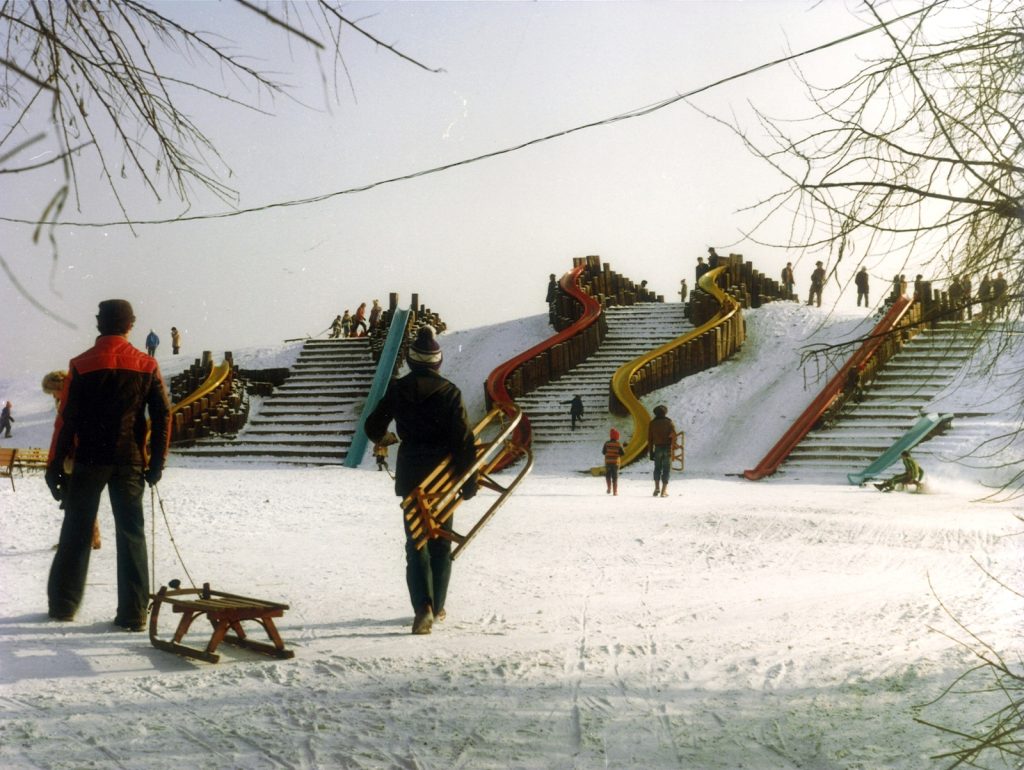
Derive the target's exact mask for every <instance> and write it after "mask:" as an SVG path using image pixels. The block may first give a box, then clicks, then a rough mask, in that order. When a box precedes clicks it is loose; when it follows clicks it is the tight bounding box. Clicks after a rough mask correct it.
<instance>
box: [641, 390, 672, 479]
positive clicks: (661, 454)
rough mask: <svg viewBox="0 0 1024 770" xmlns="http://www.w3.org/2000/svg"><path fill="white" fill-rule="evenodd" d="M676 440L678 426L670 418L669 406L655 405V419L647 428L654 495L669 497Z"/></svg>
mask: <svg viewBox="0 0 1024 770" xmlns="http://www.w3.org/2000/svg"><path fill="white" fill-rule="evenodd" d="M675 442H676V426H675V423H673V422H672V420H670V419H669V418H668V407H666V406H664V405H661V404H659V405H658V406H656V407H654V419H653V420H651V422H650V425H649V426H648V428H647V444H648V446H650V448H651V459H652V460H654V496H655V497H658V496H659V495H660V496H661V497H668V477H669V471H670V470H671V469H672V445H673V444H675Z"/></svg>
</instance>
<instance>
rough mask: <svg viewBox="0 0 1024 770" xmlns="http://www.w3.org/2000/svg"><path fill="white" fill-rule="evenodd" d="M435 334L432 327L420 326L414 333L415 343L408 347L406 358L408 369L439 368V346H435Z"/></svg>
mask: <svg viewBox="0 0 1024 770" xmlns="http://www.w3.org/2000/svg"><path fill="white" fill-rule="evenodd" d="M436 333H437V332H435V331H434V327H433V326H421V327H420V330H419V331H418V332H416V341H415V342H413V343H412V345H411V346H410V347H409V354H408V356H407V358H408V361H409V366H410V367H416V366H418V367H421V368H423V369H440V368H441V346H440V345H438V344H437V339H436V338H435V336H434V335H435V334H436Z"/></svg>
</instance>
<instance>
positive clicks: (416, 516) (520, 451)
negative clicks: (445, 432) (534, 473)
mask: <svg viewBox="0 0 1024 770" xmlns="http://www.w3.org/2000/svg"><path fill="white" fill-rule="evenodd" d="M522 416H523V413H522V412H520V411H518V410H516V412H515V414H513V415H512V416H511V417H509V416H507V415H506V414H505V413H504V412H503V411H502V410H501V409H500V408H495V409H492V410H491V411H490V412H489V413H488V414H487V416H486V417H484V419H483V420H481V421H480V423H479V424H478V425H477V426H476V427H475V428H473V436H474V438H475V439H476V442H477V443H476V461H475V462H474V463H473V465H472V467H471V468H469V470H467V471H466V472H464V473H462V474H461V475H459V476H457V477H456V475H455V471H454V469H453V468H452V462H451V457H448V458H447V459H446V460H445V461H444V462H442V463H441V464H440V465H438V466H437V467H436V468H435V469H434V470H433V471H432V472H431V473H430V475H429V476H427V477H426V478H425V479H424V480H423V482H422V483H421V484H420V485H419V486H418V487H416V489H414V490H413V491H412V492H410V493H409V494H408V495H406V497H405V499H404V500H402V511H403V512H404V513H405V520H406V521H407V522H409V530H410V532H411V533H412V536H413V538H415V540H416V548H417V549H420V548H423V546H425V545H426V544H427V541H429V540H433V539H435V538H439V537H443V538H446V539H448V540H451V541H452V542H453V543H455V547H454V548H453V549H452V558H453V559H454V558H456V557H458V555H459V554H460V553H461V552H462V549H463V548H465V547H466V546H467V545H468V544H469V541H470V540H472V539H473V537H474V536H475V535H476V533H477V532H479V531H480V530H481V529H482V528H483V526H484V525H485V524H486V523H487V522H488V521H490V519H491V517H492V516H493V515H494V514H495V513H496V512H497V510H498V508H500V507H501V506H502V504H503V503H504V502H505V500H506V499H507V498H508V496H509V495H510V494H512V491H513V490H514V489H515V488H516V487H517V486H518V485H519V483H520V482H521V481H522V480H523V479H524V478H525V477H526V475H527V474H528V473H529V472H530V470H531V469H532V468H533V453H532V452H531V451H530V449H529V447H523V446H520V445H518V444H515V443H514V442H513V441H512V440H511V436H512V435H513V434H514V431H515V429H516V426H517V425H518V424H519V421H520V420H521V419H522ZM495 429H496V430H497V431H498V432H497V435H496V436H495V437H494V438H493V439H491V440H487V439H485V438H483V435H484V434H485V433H489V432H490V431H491V430H495ZM519 458H525V462H524V463H523V467H522V468H520V469H519V472H518V474H517V475H516V476H515V478H514V479H512V481H511V483H509V484H508V485H505V486H503V485H501V484H499V483H498V481H496V480H495V479H494V477H493V476H491V473H493V472H495V469H497V468H501V467H507V466H508V464H509V463H510V461H512V460H516V459H519ZM474 473H475V474H478V483H479V488H480V489H481V490H483V489H489V490H492V491H494V492H497V493H498V499H497V500H495V501H494V502H493V503H491V506H490V507H489V508H488V509H487V510H486V511H485V512H484V513H483V515H481V516H480V517H479V519H477V521H476V523H475V524H474V525H473V526H472V528H470V530H469V531H468V532H466V534H464V535H462V534H459V533H458V532H450V531H448V530H445V529H443V525H444V524H445V523H446V522H448V520H449V519H451V517H452V515H453V514H454V513H455V509H456V508H458V507H459V504H460V503H461V502H462V494H461V492H462V487H463V485H464V484H465V483H466V482H467V481H469V479H470V478H471V477H472V475H473V474H474Z"/></svg>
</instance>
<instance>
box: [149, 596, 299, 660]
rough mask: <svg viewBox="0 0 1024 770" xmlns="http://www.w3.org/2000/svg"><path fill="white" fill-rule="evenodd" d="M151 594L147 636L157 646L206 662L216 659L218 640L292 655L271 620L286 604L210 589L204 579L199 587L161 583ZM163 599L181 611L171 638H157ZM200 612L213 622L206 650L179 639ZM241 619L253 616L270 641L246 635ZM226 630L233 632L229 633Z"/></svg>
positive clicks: (278, 653) (264, 652)
mask: <svg viewBox="0 0 1024 770" xmlns="http://www.w3.org/2000/svg"><path fill="white" fill-rule="evenodd" d="M150 598H152V600H153V605H152V609H151V610H150V613H149V640H150V641H151V642H152V643H153V646H154V647H156V648H157V649H159V650H167V651H168V652H173V653H176V654H178V655H187V656H188V657H190V658H199V659H200V660H205V661H207V662H208V663H216V662H217V661H219V660H220V655H218V654H217V652H216V651H217V647H218V646H219V645H220V643H221V642H227V643H228V644H233V645H235V646H238V647H245V648H246V649H250V650H255V651H256V652H260V653H263V654H264V655H271V656H273V657H275V658H282V659H284V658H292V657H295V653H294V652H293V651H292V650H286V649H285V647H284V642H283V641H282V640H281V635H280V634H278V632H277V627H276V626H275V625H274V620H273V619H274V618H279V617H281V616H282V615H283V614H284V611H285V610H286V609H288V605H287V604H279V603H277V602H267V601H263V600H262V599H252V598H249V597H248V596H237V595H236V594H227V593H223V592H222V591H213V590H211V589H210V584H209V583H203V587H202V588H175V589H170V590H169V589H168V588H167V586H161V588H160V591H159V592H157V593H155V594H150ZM165 602H166V603H167V604H169V605H170V607H171V610H172V611H174V612H177V613H180V614H181V620H180V621H179V622H178V628H177V630H176V631H175V632H174V638H173V639H172V640H171V641H166V640H164V639H159V638H157V623H158V621H159V618H160V608H161V607H162V606H163V605H164V603H165ZM201 615H205V616H206V618H207V619H208V620H209V621H210V624H211V625H212V626H213V635H212V636H211V637H210V641H209V643H208V644H207V645H206V649H205V650H201V649H199V648H197V647H189V646H188V645H186V644H183V643H182V639H184V638H185V634H187V633H188V631H189V628H191V626H192V621H194V620H195V619H196V618H198V617H200V616H201ZM243 620H255V621H256V622H257V623H259V624H260V625H261V626H263V629H264V630H265V631H266V632H267V636H269V637H270V640H271V642H273V644H267V643H266V642H257V641H253V640H252V639H249V638H248V637H247V636H246V635H245V631H244V630H242V621H243ZM229 631H232V632H233V633H230V634H229V633H228V632H229Z"/></svg>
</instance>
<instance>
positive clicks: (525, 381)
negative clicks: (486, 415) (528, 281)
mask: <svg viewBox="0 0 1024 770" xmlns="http://www.w3.org/2000/svg"><path fill="white" fill-rule="evenodd" d="M588 259H589V258H588ZM587 269H588V263H587V262H586V261H582V260H577V261H576V264H575V266H574V267H573V269H572V270H571V271H569V272H568V273H566V274H565V275H563V276H562V279H561V281H560V282H559V290H560V291H559V298H558V299H557V300H556V302H557V305H558V311H557V317H558V318H559V319H560V321H559V322H558V324H556V325H558V326H561V327H562V328H561V329H560V331H558V333H557V334H555V335H554V336H552V337H549V338H548V339H546V340H544V341H543V342H541V343H539V344H537V345H534V346H533V347H532V348H530V349H529V350H527V351H525V352H523V353H520V354H519V355H517V356H515V357H514V358H511V359H509V360H508V361H506V362H505V363H503V364H501V365H500V366H498V367H497V368H496V369H495V370H494V371H492V372H491V373H490V375H489V376H488V377H487V381H486V383H485V384H484V397H485V399H486V401H487V408H488V410H490V409H493V408H498V409H501V411H502V412H503V413H504V414H505V415H506V416H508V417H512V416H513V415H514V414H516V413H518V412H519V408H518V407H517V406H516V405H515V399H516V398H518V397H520V396H522V395H525V394H526V393H529V392H530V391H532V390H535V389H536V388H539V387H540V386H541V385H544V384H546V383H548V382H550V381H551V380H552V379H557V378H558V377H560V376H561V375H562V374H564V373H565V372H567V371H568V370H569V369H571V368H572V367H573V366H575V365H576V364H577V363H579V362H580V361H582V360H584V359H585V358H586V357H587V356H588V355H590V354H591V353H592V352H593V351H594V350H596V349H597V347H598V345H600V343H601V340H602V339H603V337H604V332H605V327H604V324H603V317H602V315H601V303H600V302H598V301H597V300H596V299H595V298H594V297H592V296H590V295H589V294H587V293H586V292H585V291H584V290H583V288H582V286H581V285H580V284H581V277H582V276H583V274H584V272H585V271H586V270H587ZM573 316H575V318H573ZM532 438H533V430H532V428H531V426H530V420H529V419H528V418H527V416H526V415H523V416H522V419H520V421H519V423H518V425H517V427H516V430H515V433H514V434H513V436H512V441H513V443H515V444H517V445H519V446H521V447H529V446H530V443H531V441H532Z"/></svg>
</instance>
